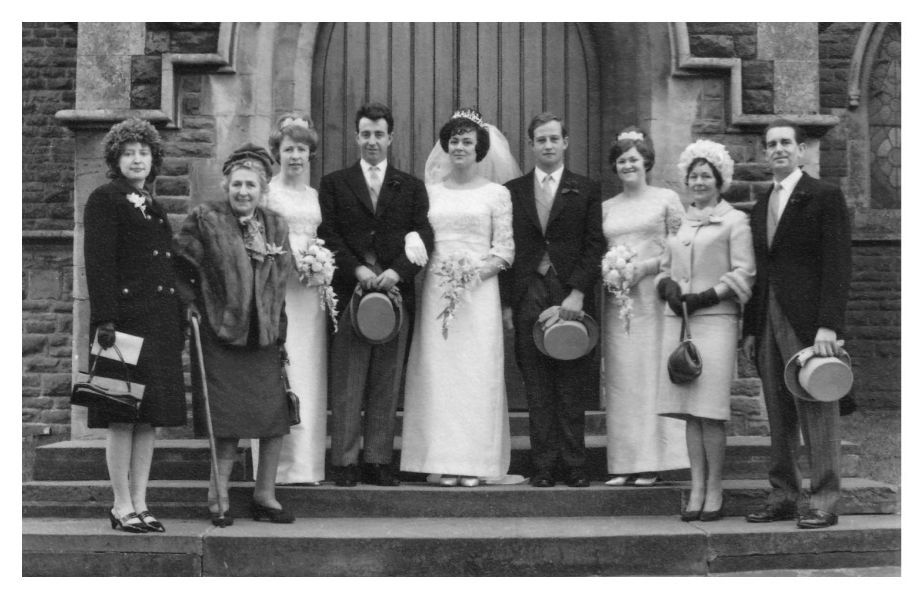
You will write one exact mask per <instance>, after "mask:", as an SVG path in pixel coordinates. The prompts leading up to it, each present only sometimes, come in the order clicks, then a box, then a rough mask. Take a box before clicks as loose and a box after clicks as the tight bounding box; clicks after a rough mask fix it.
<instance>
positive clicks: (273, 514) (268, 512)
mask: <svg viewBox="0 0 922 599" xmlns="http://www.w3.org/2000/svg"><path fill="white" fill-rule="evenodd" d="M250 513H251V514H252V515H253V519H254V520H256V521H259V520H268V521H269V522H273V523H275V524H291V523H292V522H294V521H295V517H294V516H293V515H292V514H291V513H289V512H286V511H285V509H284V508H274V507H267V506H265V505H262V504H259V503H256V500H255V499H254V500H253V501H251V502H250Z"/></svg>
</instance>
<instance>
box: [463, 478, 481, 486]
mask: <svg viewBox="0 0 922 599" xmlns="http://www.w3.org/2000/svg"><path fill="white" fill-rule="evenodd" d="M460 483H461V486H462V487H476V486H478V485H479V484H480V479H479V478H477V477H476V476H462V477H461V481H460Z"/></svg>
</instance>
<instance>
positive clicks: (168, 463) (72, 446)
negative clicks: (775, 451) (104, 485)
mask: <svg viewBox="0 0 922 599" xmlns="http://www.w3.org/2000/svg"><path fill="white" fill-rule="evenodd" d="M401 441H402V440H401V439H400V437H398V438H397V439H396V440H395V444H394V445H395V448H396V449H395V451H396V455H395V463H399V461H400V447H401ZM606 444H607V438H606V437H605V436H604V435H590V436H587V437H586V447H587V450H588V455H587V464H586V467H587V471H588V472H589V476H590V477H591V478H592V479H593V480H598V481H602V480H607V478H608V465H607V458H606V453H605V451H606ZM327 446H328V447H329V439H328V440H327ZM529 449H530V441H529V439H528V437H527V436H515V437H513V438H512V460H511V464H510V468H509V472H510V473H512V474H521V475H524V476H530V475H531V474H532V465H531V459H530V455H529ZM769 449H770V441H769V439H768V437H745V436H737V437H729V438H728V439H727V452H726V458H725V460H724V478H726V479H750V478H764V477H766V476H767V473H768V460H769ZM801 453H802V455H801V456H800V458H801V460H800V461H801V467H802V469H803V471H804V472H809V470H808V469H807V459H806V456H805V455H803V452H801ZM237 456H238V457H237V462H236V463H235V465H234V470H233V473H232V480H236V481H243V480H252V478H253V467H252V459H251V458H252V454H251V452H250V443H249V440H246V439H244V440H241V442H240V448H239V450H238V454H237ZM859 459H860V455H859V448H858V446H857V445H855V444H854V443H849V442H843V443H842V476H844V477H854V476H856V475H857V471H858V461H859ZM209 468H210V466H209V449H208V442H207V441H206V440H204V439H159V440H158V441H157V447H156V449H155V453H154V461H153V465H152V467H151V479H152V480H189V479H193V480H194V479H205V478H207V477H208V473H209ZM327 472H328V473H329V460H328V462H327ZM663 476H664V478H665V479H667V480H688V476H689V473H688V470H687V469H686V470H675V471H670V472H665V473H663ZM34 478H35V480H99V479H106V478H108V473H107V471H106V460H105V441H104V440H101V439H97V440H86V441H61V442H59V443H51V444H48V445H44V446H42V447H39V448H37V449H36V452H35V465H34ZM405 478H407V479H412V478H413V475H408V476H406V477H405Z"/></svg>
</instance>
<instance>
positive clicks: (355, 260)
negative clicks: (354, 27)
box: [317, 102, 433, 487]
mask: <svg viewBox="0 0 922 599" xmlns="http://www.w3.org/2000/svg"><path fill="white" fill-rule="evenodd" d="M355 129H356V134H355V140H356V143H357V144H358V146H359V150H360V152H361V160H359V161H358V162H357V163H355V164H354V165H352V166H350V167H349V168H346V169H343V170H340V171H336V172H334V173H330V174H328V175H326V176H325V177H323V178H322V179H321V180H320V208H321V212H322V215H323V221H322V222H321V224H320V227H319V228H318V231H317V235H318V237H320V238H321V239H323V240H325V242H326V246H327V247H328V248H329V249H330V250H331V251H332V252H334V254H335V259H336V266H337V270H336V273H335V275H334V278H333V288H334V290H335V292H336V295H337V297H338V298H339V306H340V319H339V332H338V333H336V334H335V335H334V336H333V339H332V342H331V347H330V380H329V398H330V406H331V410H332V428H331V434H330V437H331V446H330V461H331V463H332V466H333V472H332V474H333V479H334V481H335V483H336V484H337V485H338V486H346V487H351V486H354V485H355V484H356V483H357V482H358V480H359V478H361V480H362V482H365V483H369V484H376V485H383V486H396V485H397V484H398V481H397V478H396V477H395V475H394V472H393V471H392V470H391V467H390V464H391V460H392V457H393V450H394V426H395V421H394V420H395V411H396V408H397V399H398V395H399V392H400V382H401V375H402V372H403V361H404V357H405V355H406V344H407V332H408V330H409V322H410V321H411V320H412V318H413V299H414V298H413V277H414V275H415V274H416V273H417V272H418V271H419V268H420V267H419V266H417V265H416V264H414V263H412V262H411V261H410V259H409V258H408V257H407V255H406V252H405V250H404V247H405V244H406V241H405V237H407V236H408V235H409V236H410V237H413V238H414V240H415V243H416V244H419V242H420V240H421V241H422V244H424V246H425V248H426V251H427V253H431V252H432V247H433V234H432V228H431V227H430V226H429V220H428V217H427V214H428V212H429V198H428V196H427V195H426V188H425V186H424V185H423V182H422V181H420V180H419V179H416V178H415V177H413V176H412V175H409V174H407V173H404V172H402V171H399V170H397V169H395V168H394V167H392V166H389V165H388V164H387V148H388V147H389V146H390V144H391V142H392V140H393V130H394V117H393V116H392V114H391V111H390V109H389V108H388V107H387V106H385V105H383V104H379V103H375V102H372V103H368V104H365V105H364V106H362V107H361V108H360V109H359V111H358V113H357V114H356V117H355ZM414 233H415V235H413V234H414ZM356 284H358V285H361V287H362V289H364V290H367V291H381V292H387V291H389V290H391V289H392V288H393V287H394V286H396V287H397V289H399V291H400V295H401V300H402V304H403V310H404V317H403V320H402V325H401V327H400V332H399V333H398V335H397V336H396V337H395V338H394V339H393V340H391V341H389V342H387V343H383V344H380V345H371V344H369V343H367V342H366V341H365V340H363V339H362V338H361V337H359V336H358V335H357V334H356V332H355V331H354V330H353V328H352V321H351V318H350V314H349V307H348V305H349V299H350V298H351V297H352V293H353V291H354V289H355V286H356ZM363 403H364V404H365V423H364V435H363V431H362V428H363V427H362V417H361V412H362V404H363ZM363 436H364V453H363V461H364V464H363V467H362V469H361V472H360V471H359V467H358V463H359V447H360V444H361V443H360V441H361V439H362V437H363Z"/></svg>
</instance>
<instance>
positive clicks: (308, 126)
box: [269, 112, 320, 162]
mask: <svg viewBox="0 0 922 599" xmlns="http://www.w3.org/2000/svg"><path fill="white" fill-rule="evenodd" d="M286 137H288V138H290V139H292V140H293V141H295V142H297V143H302V144H305V145H307V147H308V148H310V155H309V156H308V160H313V159H314V156H316V155H317V146H318V145H319V144H320V135H319V134H318V133H317V130H316V129H314V121H312V120H311V117H309V116H307V115H306V114H301V113H299V112H286V113H285V114H283V115H282V116H280V117H279V118H278V120H277V121H276V122H275V129H274V130H273V131H272V133H271V134H270V135H269V152H271V153H272V157H273V158H274V159H275V161H276V162H279V160H280V156H279V148H280V147H281V145H282V140H283V139H285V138H286Z"/></svg>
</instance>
